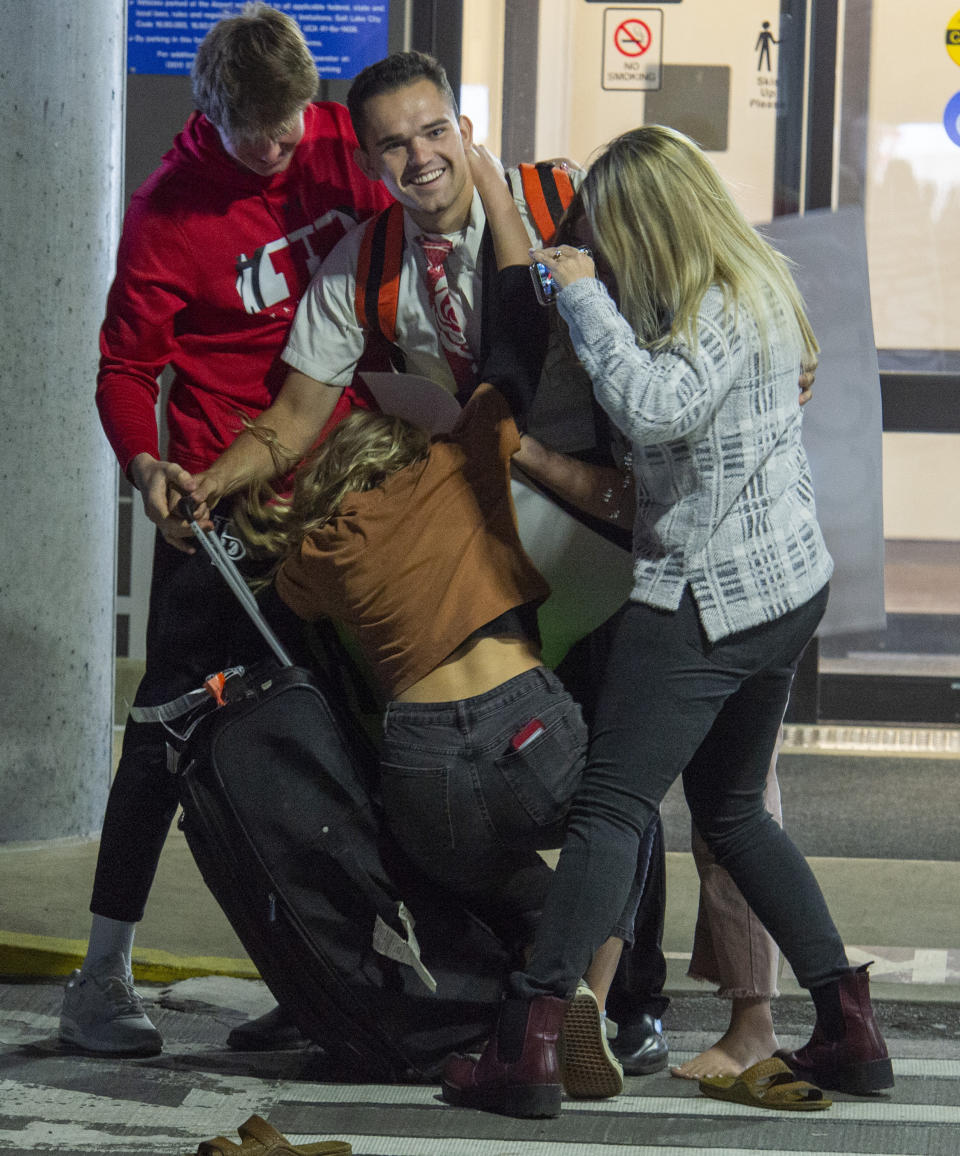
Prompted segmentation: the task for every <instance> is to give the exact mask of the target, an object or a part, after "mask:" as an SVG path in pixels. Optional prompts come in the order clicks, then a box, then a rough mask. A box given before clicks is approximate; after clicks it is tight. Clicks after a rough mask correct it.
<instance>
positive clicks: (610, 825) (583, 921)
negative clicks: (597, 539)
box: [510, 587, 848, 999]
mask: <svg viewBox="0 0 960 1156" xmlns="http://www.w3.org/2000/svg"><path fill="white" fill-rule="evenodd" d="M826 603H827V588H826V587H825V588H824V589H823V590H822V591H820V593H819V594H817V595H815V596H814V597H813V598H812V599H810V601H809V602H807V603H806V604H805V605H803V606H801V607H799V608H798V609H796V610H794V611H791V612H790V613H789V614H785V615H784V616H783V617H781V618H778V619H776V620H775V621H773V622H769V623H765V624H763V625H761V626H757V627H754V628H753V629H751V630H746V631H743V632H741V633H739V634H735V635H731V636H729V637H727V638H724V639H721V640H720V641H719V642H716V643H710V642H709V641H708V640H707V638H706V636H705V635H704V633H703V629H702V627H701V625H700V620H699V616H698V614H697V608H696V604H695V602H694V600H693V597H692V595H691V594H690V591H689V589H688V590H687V591H685V593H684V596H683V600H682V601H681V604H680V607H679V609H678V610H677V611H675V612H670V611H663V610H657V609H655V608H653V607H650V606H646V605H644V604H643V603H639V602H631V603H628V604H627V605H626V606H625V607H624V608H623V609H622V611H621V612H620V615H619V619H618V622H617V629H616V636H615V638H614V640H613V644H612V647H611V650H610V656H609V661H608V664H607V669H606V673H605V675H604V679H603V684H602V687H601V691H600V695H599V699H598V706H597V712H596V718H595V721H594V726H593V730H592V732H591V738H590V753H589V757H588V763H587V767H586V769H585V771H584V776H583V780H582V785H581V788H580V791H579V793H578V795H577V797H576V799H575V800H574V804H573V807H572V808H571V816H570V821H569V825H568V829H567V837H566V840H565V842H564V847H563V851H562V853H561V855H560V862H559V864H558V866H557V871H556V873H555V875H554V879H553V882H552V885H551V888H550V891H549V893H548V895H547V901H546V904H545V905H544V912H543V917H542V919H541V923H540V927H539V930H538V933H537V938H536V943H535V946H534V951H533V954H532V957H531V959H530V962H529V964H528V965H527V968H526V970H525V971H523V972H515V973H514V974H513V975H512V976H511V980H510V988H511V992H512V994H514V995H518V996H521V997H523V998H527V999H529V998H532V997H533V996H537V995H543V994H548V995H560V996H563V997H567V996H569V995H570V994H571V993H572V991H573V990H574V988H575V986H576V982H577V980H578V979H579V977H580V976H581V975H582V974H583V971H584V969H585V967H586V965H587V963H588V962H589V960H590V958H591V956H592V954H593V952H594V951H595V950H596V948H597V947H598V946H599V945H600V944H601V943H602V942H603V941H604V939H606V937H607V935H608V934H609V930H610V927H611V926H612V925H613V923H614V922H615V920H616V917H617V913H618V912H619V911H620V910H621V909H622V907H623V903H624V900H625V898H626V897H627V895H628V893H629V891H630V887H631V884H632V881H633V878H634V872H635V869H636V862H637V849H638V845H639V843H640V840H641V837H642V836H643V833H644V831H645V830H646V829H647V827H648V825H649V824H650V823H651V822H652V821H653V820H654V819H655V818H656V816H657V815H658V813H659V808H660V804H661V802H662V800H663V797H664V795H665V794H666V792H667V790H668V789H669V787H670V785H671V783H672V782H673V781H674V780H675V779H676V777H677V776H678V775H680V774H682V775H683V783H684V792H685V794H686V798H687V802H688V804H689V806H690V811H691V814H692V816H693V821H694V823H695V824H696V826H697V829H698V830H699V831H700V833H701V834H702V835H703V837H704V839H705V840H706V842H707V845H708V846H709V847H710V849H711V851H712V852H713V854H714V855H715V857H716V859H717V861H718V862H719V863H720V864H722V865H723V866H724V867H726V869H727V870H728V871H729V872H730V875H731V876H732V878H733V880H734V882H735V883H736V884H737V886H738V887H739V888H740V890H741V892H742V893H743V895H744V897H745V898H746V900H747V902H748V903H749V904H750V906H751V907H752V908H753V910H754V911H755V913H756V914H757V916H758V918H759V919H760V920H761V922H762V923H763V924H764V926H765V927H766V928H767V930H768V931H769V932H770V934H771V935H772V936H773V938H774V939H775V940H776V942H777V944H778V945H779V947H780V949H781V951H782V952H783V954H784V955H785V956H786V958H787V960H788V961H789V962H790V965H791V967H792V968H793V970H794V973H795V974H796V976H797V979H798V980H799V981H800V983H801V984H803V985H804V986H806V987H816V986H819V985H821V984H824V983H828V982H830V980H832V979H835V978H837V977H838V976H840V975H842V974H844V973H845V972H846V971H847V969H848V964H847V958H846V954H845V952H844V949H843V943H842V941H841V939H840V936H839V934H838V932H837V930H836V928H835V926H834V924H833V921H832V919H831V918H830V914H829V912H828V910H827V907H826V903H825V902H824V899H823V895H822V893H821V891H820V888H819V886H818V884H817V882H816V880H815V878H814V877H813V874H812V872H811V871H810V869H809V867H808V866H807V863H806V861H805V860H804V858H803V856H802V855H801V854H800V853H799V851H797V849H796V848H795V847H794V845H793V843H792V842H791V841H790V839H789V837H788V836H787V835H786V834H785V833H784V832H783V831H782V830H781V829H780V828H779V827H778V826H777V824H776V823H775V822H774V821H773V819H772V818H771V816H770V814H769V813H768V812H767V810H766V808H765V807H764V805H763V792H764V784H765V782H766V776H767V769H768V766H769V763H770V756H771V754H772V752H773V749H774V745H775V743H776V739H777V733H778V731H779V728H780V723H781V721H782V719H783V713H784V710H785V709H786V704H787V699H788V697H789V694H790V684H791V682H792V679H793V673H794V670H795V668H796V664H797V662H798V661H799V658H800V655H801V654H802V652H803V649H804V647H805V646H806V644H807V642H808V641H809V640H810V638H811V637H812V635H813V633H814V631H815V630H816V627H817V624H818V623H819V621H820V619H821V617H822V616H823V612H824V610H825V608H826Z"/></svg>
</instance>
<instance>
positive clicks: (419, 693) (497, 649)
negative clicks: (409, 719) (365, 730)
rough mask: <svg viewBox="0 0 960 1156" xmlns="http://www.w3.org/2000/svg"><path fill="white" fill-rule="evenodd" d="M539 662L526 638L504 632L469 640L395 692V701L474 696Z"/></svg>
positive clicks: (538, 651) (441, 699) (532, 644)
mask: <svg viewBox="0 0 960 1156" xmlns="http://www.w3.org/2000/svg"><path fill="white" fill-rule="evenodd" d="M540 665H541V660H540V647H539V646H537V644H536V643H535V642H531V641H530V639H529V638H518V637H516V636H513V635H503V636H499V637H496V638H474V639H468V640H467V641H466V642H465V643H463V645H462V646H458V647H457V649H456V650H455V651H454V652H453V654H451V655H450V657H449V658H446V659H444V661H443V662H441V663H440V665H439V666H438V667H435V668H434V669H433V670H431V671H430V673H429V674H428V675H425V676H424V677H423V678H421V679H420V681H419V682H415V683H414V684H413V686H410V687H408V688H407V689H406V690H405V691H403V692H402V693H401V694H398V695H397V696H396V701H397V702H454V701H456V700H457V699H462V698H473V696H474V695H478V694H486V692H487V691H488V690H493V689H494V688H495V687H498V686H500V685H501V684H502V683H504V682H507V681H509V680H510V679H511V678H516V676H517V675H518V674H524V673H525V672H526V671H528V670H533V669H534V667H537V666H540Z"/></svg>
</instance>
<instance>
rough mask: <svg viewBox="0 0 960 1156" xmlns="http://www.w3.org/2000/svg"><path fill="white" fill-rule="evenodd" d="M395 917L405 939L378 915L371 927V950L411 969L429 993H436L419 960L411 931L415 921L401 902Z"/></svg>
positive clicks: (427, 972) (432, 981)
mask: <svg viewBox="0 0 960 1156" xmlns="http://www.w3.org/2000/svg"><path fill="white" fill-rule="evenodd" d="M397 915H398V917H399V919H400V922H401V923H402V924H403V926H404V928H405V929H406V932H407V938H406V939H404V938H403V936H402V935H400V934H399V933H398V932H396V931H394V930H393V928H392V927H391V926H390V924H389V923H386V922H385V921H384V920H383V919H381V917H380V916H379V915H378V916H377V918H376V922H375V923H374V925H373V950H374V951H376V952H379V953H380V955H385V956H386V957H387V958H388V959H395V960H396V961H397V963H403V964H406V965H407V967H412V968H413V970H414V971H415V972H416V973H417V975H418V976H419V977H420V979H421V980H423V982H424V984H425V985H426V986H427V987H428V988H429V989H430V991H436V990H437V981H436V980H435V979H434V978H433V976H432V975H431V974H430V972H429V971H427V969H426V967H425V966H424V964H423V960H422V959H421V958H420V944H419V943H418V942H417V937H416V935H415V934H414V931H413V929H414V927H415V926H416V920H415V919H414V918H413V916H412V915H411V914H410V912H409V910H408V909H407V907H406V905H405V904H404V902H403V901H402V900H401V901H400V903H399V904H398V905H397Z"/></svg>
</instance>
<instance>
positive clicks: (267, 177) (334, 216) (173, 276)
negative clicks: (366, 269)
mask: <svg viewBox="0 0 960 1156" xmlns="http://www.w3.org/2000/svg"><path fill="white" fill-rule="evenodd" d="M317 84H318V76H317V70H316V66H315V64H314V62H313V58H312V56H311V54H310V51H309V48H308V47H307V44H306V41H305V40H304V37H303V35H302V33H301V31H300V29H299V27H298V26H297V24H296V23H295V21H293V20H292V19H291V18H290V17H288V16H286V15H284V14H283V13H281V12H279V11H277V10H276V9H273V8H269V7H267V6H266V5H265V4H247V5H246V6H245V7H244V9H243V11H242V12H241V14H240V15H238V16H234V17H230V18H226V19H224V20H221V21H220V22H219V23H218V24H216V25H215V26H214V27H213V28H212V29H211V31H210V32H209V33H208V35H207V36H206V38H205V39H204V41H203V43H202V44H201V45H200V48H199V51H198V53H197V57H196V61H195V63H194V68H193V95H194V102H195V104H196V106H197V109H198V111H197V112H195V113H193V114H192V115H191V116H190V118H189V120H188V121H187V123H186V125H185V127H184V129H183V130H182V132H181V133H180V134H179V135H178V136H177V138H176V139H175V141H174V144H173V148H172V149H171V150H170V152H168V153H167V154H166V156H164V158H163V160H162V162H161V164H160V167H159V168H158V169H157V170H156V172H155V173H154V174H153V175H152V176H151V177H150V178H149V179H148V180H147V181H146V182H145V183H144V184H143V185H142V186H141V188H139V189H138V190H137V192H136V193H135V194H134V196H133V199H132V201H131V204H130V207H129V209H128V211H127V215H126V219H125V221H124V227H123V235H122V237H121V240H120V248H119V252H118V256H117V272H116V278H115V280H114V283H113V286H112V288H111V290H110V295H109V298H108V301H107V310H106V318H105V320H104V323H103V328H102V331H101V335H100V350H101V361H100V372H99V376H98V380H97V406H98V408H99V412H100V418H101V421H102V423H103V427H104V430H105V431H106V434H107V437H108V438H109V440H110V444H111V446H112V447H113V449H114V452H115V453H116V455H117V458H118V460H119V463H120V467H121V469H122V470H123V471H124V473H125V474H126V475H127V477H128V478H129V479H130V481H131V482H132V483H133V485H135V486H136V488H137V489H138V490H139V491H140V494H141V496H142V499H143V504H144V510H145V511H146V513H147V516H148V517H149V518H150V519H151V520H152V521H153V522H155V523H156V525H157V529H158V533H157V542H156V550H155V555H154V567H153V577H152V585H151V596H150V616H149V622H148V628H147V662H146V673H145V675H144V678H143V681H142V682H141V684H140V687H139V689H138V691H137V695H136V699H135V702H136V705H138V706H152V705H157V704H158V703H161V702H164V701H167V700H168V699H170V698H172V697H175V696H176V695H178V694H181V693H183V692H184V691H186V690H188V689H190V688H191V687H193V686H196V685H197V684H198V681H200V680H202V678H203V677H204V676H205V675H206V674H208V673H209V672H210V671H211V670H216V669H221V668H222V667H223V665H224V663H225V661H227V660H228V659H229V657H230V655H231V654H233V653H237V654H243V655H244V656H245V657H246V656H247V655H248V654H249V653H250V652H253V653H258V652H259V650H260V648H261V643H260V641H259V639H258V638H257V637H256V635H255V633H254V632H253V631H252V630H251V629H250V628H249V626H248V625H247V624H244V623H241V622H240V621H239V619H240V618H241V617H242V616H241V615H238V614H237V612H236V610H235V608H234V606H233V604H232V602H231V601H230V599H229V598H227V597H226V596H225V595H224V594H223V593H222V592H221V591H220V590H218V589H217V587H216V585H215V583H216V582H217V581H219V580H218V579H217V578H216V572H215V571H214V570H213V568H212V567H210V565H209V564H208V563H207V561H206V558H205V557H203V556H199V555H195V553H194V547H193V546H192V545H191V544H190V543H189V541H188V540H186V539H184V538H183V537H180V536H177V534H176V533H174V532H173V531H174V527H175V526H180V527H181V533H182V520H181V519H180V518H177V517H174V516H172V514H171V510H170V508H169V505H168V493H169V492H170V486H171V485H172V486H174V487H175V486H176V485H177V483H178V482H181V481H182V480H183V479H185V478H187V477H188V476H189V475H190V474H192V473H195V472H197V471H200V470H203V469H205V468H206V467H207V466H209V465H210V464H211V463H212V462H213V461H214V459H216V458H217V457H218V455H219V454H220V453H222V452H223V450H224V449H225V448H226V447H227V446H228V445H229V444H230V443H231V442H232V441H233V439H234V437H235V436H236V434H237V432H238V430H239V429H240V428H241V421H240V417H239V415H240V414H243V415H246V416H247V417H250V418H254V417H256V416H257V415H258V414H260V413H261V412H262V411H263V410H264V409H266V408H267V407H268V406H269V405H270V404H271V402H272V401H273V399H274V397H275V396H276V394H277V392H278V390H279V389H280V386H281V384H282V383H283V379H284V376H285V374H286V367H285V366H284V365H283V363H282V362H281V361H280V352H281V350H282V349H283V346H284V344H285V342H286V339H287V332H288V330H289V327H290V323H291V322H292V320H293V317H294V314H295V312H296V308H297V303H298V302H299V300H300V296H301V294H302V292H303V291H304V289H305V288H306V286H307V284H308V282H309V280H310V277H311V276H312V274H313V273H314V272H315V271H316V269H317V267H318V265H319V264H320V262H321V260H322V259H323V258H324V257H325V256H326V254H327V253H328V252H329V250H330V249H331V248H332V247H333V245H334V244H335V243H336V242H337V241H338V240H339V239H340V238H341V237H342V236H343V234H344V233H345V232H346V231H347V229H348V228H349V227H350V226H352V225H353V224H354V223H355V222H356V221H357V220H362V219H364V218H365V217H368V216H370V215H371V214H372V213H374V212H377V211H378V210H380V209H381V208H384V207H385V206H386V205H387V204H388V203H389V201H390V197H389V195H388V194H387V193H386V192H385V190H384V189H383V186H382V185H380V184H379V183H374V182H372V181H370V180H368V179H367V178H366V177H365V176H364V175H363V174H362V173H361V172H360V170H359V169H358V168H357V167H356V165H355V163H354V161H353V152H354V149H355V148H356V139H355V137H354V134H353V129H352V128H351V125H350V120H349V117H348V115H347V112H346V109H345V108H343V107H342V106H341V105H339V104H334V103H330V102H322V103H318V104H314V103H311V102H312V100H313V97H314V95H315V94H316V91H317ZM166 367H170V368H171V369H172V371H173V380H172V384H171V386H170V390H169V396H168V400H167V403H166V425H167V431H168V444H167V448H166V451H165V452H161V449H160V439H159V434H158V428H157V419H156V410H155V403H156V400H157V396H158V392H159V389H158V382H157V378H158V375H159V374H160V372H161V371H162V370H163V369H165V368H166ZM350 404H351V399H350V397H349V395H348V394H346V395H345V396H344V398H343V399H342V402H341V407H340V412H338V413H336V414H334V415H333V418H332V421H335V420H338V418H339V417H340V416H341V414H342V413H345V412H346V411H347V410H348V409H349V407H350ZM223 526H224V524H223V523H221V526H220V527H219V528H220V529H222V528H223ZM231 542H232V543H233V544H234V549H235V551H236V550H237V549H242V548H241V547H240V546H239V543H236V542H235V540H231ZM188 609H189V613H187V610H188ZM165 768H166V750H165V742H164V735H163V731H162V728H161V727H160V726H159V724H142V723H134V722H128V723H127V727H126V731H125V734H124V742H123V753H122V756H121V759H120V763H119V766H118V768H117V773H116V778H115V780H114V783H113V787H112V789H111V792H110V797H109V801H108V804H107V812H106V816H105V819H104V825H103V832H102V836H101V844H100V854H99V859H98V862H97V870H96V877H95V881H94V889H93V897H92V900H91V904H90V909H91V911H92V913H93V921H92V926H91V934H90V941H89V945H88V949H87V955H86V958H85V960H84V963H83V966H82V968H81V969H80V970H79V971H77V972H75V973H74V974H73V976H72V977H71V978H70V980H69V982H68V984H67V989H66V993H65V996H64V1004H63V1011H62V1015H61V1021H60V1037H61V1039H62V1040H64V1041H65V1042H67V1043H69V1044H71V1045H73V1046H76V1047H79V1048H82V1049H85V1050H89V1051H94V1052H100V1053H112V1054H128V1055H150V1054H154V1053H156V1052H158V1051H160V1049H161V1047H162V1041H161V1038H160V1034H159V1032H157V1030H156V1029H155V1027H154V1026H153V1024H152V1023H151V1022H150V1020H149V1018H148V1017H147V1016H146V1015H145V1013H144V1010H143V1005H142V1003H141V1001H140V998H139V996H138V995H137V993H136V992H135V990H134V988H133V982H132V974H131V953H132V946H133V936H134V931H135V927H136V924H137V922H138V921H139V920H140V919H141V918H142V917H143V911H144V907H145V904H146V900H147V896H148V894H149V891H150V886H151V884H152V882H153V876H154V873H155V871H156V866H157V862H158V859H159V856H160V851H161V848H162V846H163V843H164V839H165V838H166V834H167V831H168V830H169V826H170V822H171V819H172V817H173V814H174V812H175V810H176V806H177V793H176V785H175V781H174V778H173V776H172V775H169V774H168V773H167V772H166V769H165Z"/></svg>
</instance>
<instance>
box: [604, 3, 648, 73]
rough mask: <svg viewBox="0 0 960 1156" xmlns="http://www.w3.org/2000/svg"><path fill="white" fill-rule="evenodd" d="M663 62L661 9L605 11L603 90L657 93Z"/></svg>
mask: <svg viewBox="0 0 960 1156" xmlns="http://www.w3.org/2000/svg"><path fill="white" fill-rule="evenodd" d="M662 60H663V12H662V11H661V10H660V9H659V8H605V9H604V12H603V79H602V87H603V88H604V89H607V90H612V91H616V90H617V89H634V90H636V89H658V88H659V87H660V72H661V65H662Z"/></svg>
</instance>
